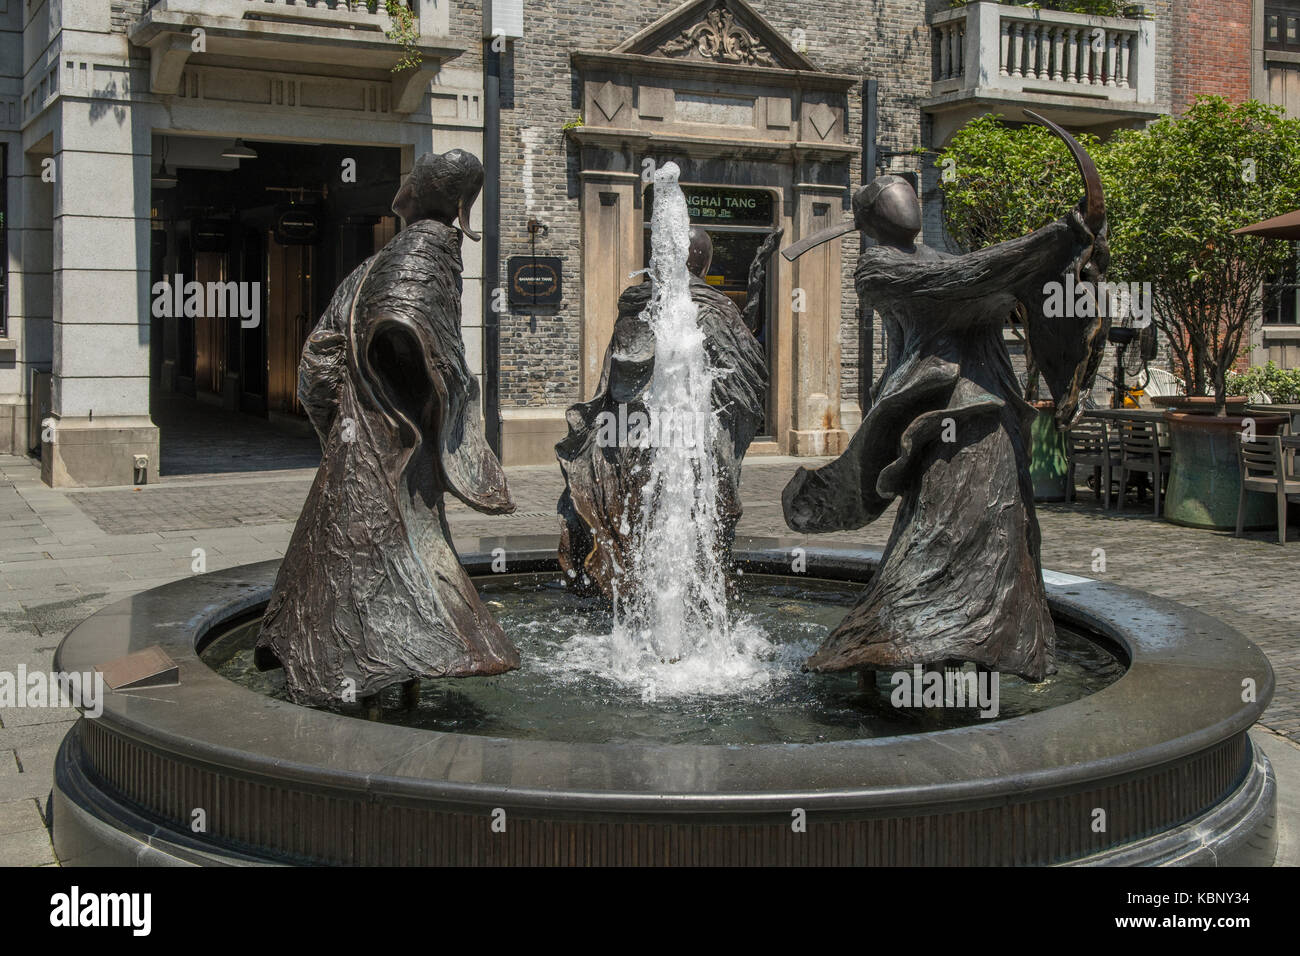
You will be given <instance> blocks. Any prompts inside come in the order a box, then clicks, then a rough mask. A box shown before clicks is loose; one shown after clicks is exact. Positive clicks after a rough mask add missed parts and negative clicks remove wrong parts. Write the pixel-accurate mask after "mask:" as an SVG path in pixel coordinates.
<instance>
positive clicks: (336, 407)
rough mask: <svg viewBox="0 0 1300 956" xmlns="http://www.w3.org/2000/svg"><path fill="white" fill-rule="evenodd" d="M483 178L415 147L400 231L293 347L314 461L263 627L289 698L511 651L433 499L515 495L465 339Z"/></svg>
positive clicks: (431, 673) (460, 160)
mask: <svg viewBox="0 0 1300 956" xmlns="http://www.w3.org/2000/svg"><path fill="white" fill-rule="evenodd" d="M482 185H483V167H482V165H481V164H480V163H479V161H478V159H477V158H476V157H475V156H473V155H472V154H470V153H467V152H464V151H463V150H458V149H456V150H451V151H450V152H447V153H444V154H441V155H436V154H429V155H425V156H422V157H420V158H419V160H417V161H416V163H415V166H414V168H413V169H412V171H411V174H410V175H409V176H408V177H407V179H406V181H405V182H404V183H403V185H402V187H401V189H400V191H399V192H398V193H397V196H396V198H395V199H394V201H393V211H394V212H396V213H397V214H398V215H399V216H401V217H402V219H403V221H404V223H405V226H404V228H403V229H402V231H401V232H399V233H398V234H397V235H396V236H395V237H394V238H393V239H392V241H390V242H389V243H388V244H387V245H386V246H384V248H383V249H381V250H380V251H379V252H378V253H376V254H375V255H373V256H371V257H370V258H369V259H367V260H366V261H365V262H364V263H362V264H361V265H360V266H358V267H357V269H356V270H355V271H354V272H353V273H352V274H351V275H349V276H348V277H347V279H345V280H344V282H343V284H342V285H341V286H339V288H338V290H337V291H336V292H335V294H334V298H333V300H332V301H331V302H330V305H329V308H328V309H327V310H326V311H325V314H324V315H323V316H322V317H321V320H320V322H319V324H318V325H317V326H316V329H315V331H313V332H312V334H311V337H310V338H309V339H308V340H307V344H306V346H305V347H304V349H303V354H302V363H301V365H300V366H299V379H298V395H299V397H300V399H301V400H302V403H303V406H304V407H305V408H306V410H307V414H308V416H309V418H310V419H311V422H312V424H313V425H314V426H315V428H316V432H317V434H318V435H319V437H320V441H321V447H322V450H323V460H322V462H321V466H320V470H319V471H318V472H317V475H316V481H315V483H314V484H313V485H312V488H311V492H310V494H309V495H308V497H307V502H306V504H305V505H304V506H303V511H302V516H301V517H300V518H299V519H298V525H297V527H296V528H295V529H294V533H293V538H292V540H291V541H290V542H289V549H288V551H287V553H286V554H285V558H284V562H283V564H281V566H280V571H279V575H278V576H277V578H276V582H275V590H274V593H273V594H272V597H271V602H270V604H269V605H268V607H267V609H266V614H265V616H264V618H263V621H262V631H261V635H260V637H259V639H258V655H259V659H260V663H262V664H263V665H266V664H269V663H271V661H270V660H269V659H270V658H274V659H276V660H278V661H279V662H280V664H282V665H283V667H284V672H285V677H286V680H287V683H288V688H289V692H290V694H291V695H292V697H293V699H294V700H295V701H297V702H300V703H325V702H330V701H349V700H354V701H355V700H360V699H362V698H364V697H368V696H370V695H372V694H374V693H377V692H378V691H380V690H382V689H384V688H385V687H387V686H389V685H391V684H395V683H400V682H407V681H413V680H417V679H419V678H422V677H461V676H467V675H473V674H499V673H501V672H502V671H507V670H510V669H512V668H514V667H518V666H519V653H518V651H516V649H515V648H514V646H513V645H512V644H511V643H510V641H509V640H507V639H506V636H505V635H504V634H503V633H502V631H501V628H500V626H499V625H498V624H497V622H496V621H495V620H494V619H493V618H492V616H491V615H490V614H489V613H488V611H487V610H486V608H484V606H483V604H482V603H481V602H480V601H479V598H478V594H477V592H476V591H475V589H474V585H473V583H472V582H471V581H470V579H469V576H468V575H467V574H466V573H465V571H464V570H463V569H462V568H461V565H460V560H459V558H458V557H457V554H456V551H455V548H454V547H453V546H452V543H451V534H450V532H449V530H448V528H447V522H446V517H445V515H444V513H443V495H444V494H445V493H448V492H449V493H451V494H453V495H455V496H456V497H457V498H459V499H460V500H461V501H463V502H465V503H466V504H467V505H469V506H470V507H471V508H474V509H476V510H478V511H481V512H484V513H487V514H501V513H505V512H510V511H513V510H514V507H515V506H514V502H513V501H512V500H511V498H510V493H509V491H508V490H507V488H506V481H505V476H504V475H503V473H502V471H501V465H500V463H499V462H498V461H497V458H496V456H495V455H493V453H492V451H491V450H490V449H489V448H488V446H487V443H486V441H485V440H484V436H483V420H482V413H481V412H480V410H479V388H478V383H477V381H476V379H475V378H474V376H473V375H472V374H471V373H470V369H469V366H468V365H467V363H466V361H465V349H464V345H463V344H462V341H461V328H460V315H461V270H462V265H461V257H460V246H461V235H462V233H464V234H465V235H468V236H469V237H470V238H472V239H477V238H478V237H477V236H476V235H474V233H473V232H471V231H470V229H469V226H468V215H469V210H470V207H471V206H472V205H473V203H474V200H475V198H476V197H477V196H478V192H479V190H480V189H481V188H482ZM457 219H459V223H460V228H459V229H457V228H456V226H455V225H453V223H454V222H455V221H456V220H457Z"/></svg>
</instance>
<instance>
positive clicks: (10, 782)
mask: <svg viewBox="0 0 1300 956" xmlns="http://www.w3.org/2000/svg"><path fill="white" fill-rule="evenodd" d="M250 441H251V439H250ZM231 447H232V446H231V445H228V444H223V443H220V442H217V441H215V440H211V441H205V443H204V444H203V445H202V446H191V447H188V448H183V449H182V450H181V451H180V452H179V453H177V454H175V455H174V456H173V457H171V459H170V460H172V461H174V462H175V461H180V462H184V463H185V466H184V468H183V469H180V470H179V471H178V472H173V473H172V476H171V477H166V476H165V477H164V478H163V479H162V480H161V481H160V482H159V483H157V484H153V485H149V486H145V487H142V488H138V489H135V488H115V489H88V490H78V491H66V490H54V489H50V488H47V487H46V486H45V485H43V484H42V483H41V481H40V476H39V470H38V468H37V467H36V465H35V463H33V462H31V461H29V460H27V459H22V458H13V457H3V456H0V671H9V672H12V671H14V670H15V669H16V668H17V666H18V665H19V664H25V665H26V666H27V667H28V669H33V668H49V667H50V666H51V665H52V661H53V654H54V649H55V648H56V647H57V645H58V643H59V641H60V640H61V639H62V638H63V636H64V634H66V633H67V632H68V630H70V629H71V628H72V627H73V626H74V625H76V624H77V623H79V622H80V621H82V620H84V619H85V618H86V617H87V616H88V615H90V614H92V613H93V612H95V611H96V610H99V609H100V608H102V607H104V606H106V605H108V604H111V603H113V602H115V601H118V600H120V599H122V598H123V597H125V596H127V595H129V594H132V593H135V592H137V591H141V590H144V589H146V588H149V587H154V586H156V585H159V584H163V583H166V582H168V581H173V580H176V579H178V578H181V577H185V576H187V575H189V574H191V573H193V572H192V570H191V565H192V562H193V560H194V558H193V551H194V549H195V548H202V549H203V552H204V557H205V560H206V566H207V570H209V571H215V570H220V569H222V568H227V567H232V566H235V565H239V564H246V563H249V562H253V561H260V560H264V559H267V558H275V557H279V556H281V555H282V554H283V552H284V548H285V547H286V545H287V544H288V540H289V535H290V533H291V532H292V530H293V522H294V520H296V517H297V514H298V511H299V509H300V508H301V505H302V501H303V499H304V498H305V497H306V494H307V491H308V489H309V487H310V485H311V480H312V476H313V471H312V470H311V469H309V468H299V469H297V470H293V469H284V468H279V470H270V471H247V472H244V471H243V469H242V468H240V467H235V466H233V465H231V463H230V461H228V460H227V459H229V458H230V454H231V453H230V448H231ZM234 447H236V448H238V447H240V446H238V445H237V444H236V445H235V446H234ZM240 454H241V457H243V458H244V460H246V461H252V460H254V459H255V456H243V455H242V452H241V453H240ZM260 454H262V455H263V458H262V459H260V460H259V461H260V464H261V465H262V466H264V467H270V468H272V469H275V468H276V466H279V465H283V464H285V463H289V464H294V463H297V462H298V461H300V460H301V457H300V456H301V455H302V449H301V448H298V447H297V446H292V447H291V448H290V449H289V452H288V455H287V457H286V458H285V459H273V458H270V457H267V454H268V453H266V452H265V451H263V452H261V453H260ZM163 460H164V462H166V461H168V460H169V456H168V454H167V452H166V451H164V456H163ZM799 464H803V465H809V466H812V465H815V464H816V461H810V460H808V459H801V460H799V461H797V462H796V461H795V460H793V459H787V458H754V459H751V460H750V461H749V462H747V463H746V465H745V470H744V481H743V487H742V492H743V495H744V500H745V516H744V518H743V520H742V521H741V524H740V528H739V530H740V532H741V533H742V534H754V535H789V534H790V532H789V531H788V530H787V529H786V528H785V525H784V521H783V520H782V517H781V506H780V492H781V488H782V487H783V486H784V484H785V482H786V481H787V480H788V479H789V477H790V475H791V474H792V473H793V471H794V469H795V467H796V466H797V465H799ZM508 476H509V481H510V485H511V490H512V492H513V494H514V497H515V500H516V503H517V505H518V510H517V512H516V513H515V514H514V515H510V516H502V517H489V516H484V515H480V514H478V513H476V512H473V511H471V510H470V509H469V508H467V507H465V506H464V505H462V504H460V503H459V502H454V501H449V502H448V509H447V511H448V521H449V523H450V525H451V528H452V531H453V533H454V535H455V536H456V539H457V541H458V543H459V544H460V546H461V547H462V548H466V547H473V546H475V545H476V544H477V540H476V539H477V538H479V537H495V536H499V535H503V534H547V533H555V532H556V531H557V529H558V525H557V519H556V517H555V513H554V508H555V500H556V497H557V496H558V494H559V491H560V489H561V488H562V481H561V479H560V475H559V472H558V470H557V469H556V468H552V467H529V468H512V469H509V470H508ZM1040 517H1041V522H1042V527H1043V563H1044V565H1045V566H1046V567H1048V568H1051V569H1053V570H1057V571H1063V572H1067V573H1071V574H1077V575H1080V576H1083V577H1090V578H1105V579H1107V580H1114V581H1117V582H1119V583H1122V584H1125V585H1127V586H1131V587H1135V588H1139V589H1141V590H1146V591H1150V592H1152V593H1155V594H1159V595H1162V596H1165V597H1169V598H1172V599H1174V600H1178V601H1181V602H1182V603H1184V604H1188V605H1191V606H1193V607H1197V608H1199V609H1201V610H1203V611H1205V612H1207V613H1209V614H1212V615H1214V616H1216V617H1219V618H1220V619H1222V620H1224V621H1226V622H1227V623H1229V624H1230V625H1232V626H1233V627H1235V628H1237V629H1238V630H1239V631H1241V632H1242V633H1243V634H1245V635H1246V636H1248V637H1249V638H1250V639H1251V640H1253V641H1255V642H1256V643H1257V644H1258V645H1259V646H1260V647H1261V648H1263V649H1264V651H1265V652H1266V653H1267V654H1268V656H1269V659H1270V660H1271V661H1272V663H1273V667H1274V669H1275V671H1276V673H1277V692H1276V694H1275V696H1274V699H1273V702H1272V705H1271V706H1270V707H1269V709H1268V712H1267V713H1266V714H1265V716H1264V719H1263V720H1262V722H1261V723H1262V724H1263V726H1264V727H1266V728H1268V729H1269V730H1271V731H1272V732H1274V733H1276V734H1279V735H1282V736H1284V737H1286V738H1289V740H1290V741H1291V742H1292V744H1295V743H1300V639H1297V632H1298V631H1300V628H1298V627H1297V625H1298V624H1300V607H1298V606H1297V602H1296V600H1295V582H1296V581H1297V572H1300V533H1297V532H1296V530H1295V529H1293V530H1292V534H1293V535H1294V536H1295V539H1296V540H1294V541H1293V542H1292V543H1290V544H1288V545H1286V546H1285V547H1281V546H1279V545H1277V544H1276V542H1275V538H1273V537H1272V535H1270V534H1268V533H1259V534H1252V535H1249V536H1247V537H1246V538H1243V539H1235V538H1233V537H1232V536H1231V535H1230V534H1226V533H1215V532H1207V531H1198V530H1192V529H1187V528H1179V527H1176V526H1174V525H1170V524H1166V523H1165V522H1163V521H1159V520H1156V519H1154V518H1153V517H1152V516H1151V515H1150V513H1149V511H1148V510H1146V509H1145V508H1143V509H1141V510H1140V509H1139V508H1138V507H1137V506H1136V505H1131V506H1130V510H1129V511H1127V512H1124V513H1116V512H1106V511H1104V510H1103V509H1102V508H1101V506H1100V505H1099V504H1096V503H1094V502H1093V501H1092V499H1091V496H1089V495H1087V494H1086V493H1085V497H1084V498H1083V499H1082V500H1081V501H1079V502H1077V503H1075V504H1071V505H1065V504H1046V505H1042V506H1040ZM891 521H892V514H886V515H884V516H883V517H882V518H881V520H880V521H878V522H876V523H875V524H873V525H871V526H869V527H867V528H864V529H861V530H859V531H854V532H842V533H839V534H836V535H828V536H825V537H826V538H842V539H848V540H854V541H860V542H864V543H867V544H873V545H877V546H879V545H883V544H884V542H885V539H886V538H887V536H888V533H889V527H890V523H891ZM809 540H810V541H815V540H817V538H810V539H809ZM1099 548H1100V549H1102V550H1103V551H1104V554H1105V560H1106V570H1105V571H1104V572H1098V571H1094V570H1093V563H1094V560H1095V556H1096V554H1095V549H1099ZM75 718H76V713H75V712H74V711H69V710H61V709H43V710H26V709H12V710H0V864H11V865H19V864H21V865H44V864H52V863H54V862H56V861H55V859H54V855H53V850H52V848H51V846H50V843H49V839H48V834H47V832H46V819H45V813H46V809H47V803H48V795H49V792H50V786H51V779H52V768H53V759H54V753H55V750H56V749H57V747H58V744H59V742H60V740H62V738H63V735H64V734H65V733H66V732H67V730H68V728H69V727H70V726H71V723H72V721H73V720H74V719H75ZM1263 736H1267V735H1263ZM1268 739H1269V740H1270V747H1271V748H1276V747H1287V746H1289V745H1287V744H1285V743H1283V742H1282V741H1280V740H1278V739H1277V738H1274V737H1269V738H1268ZM1272 753H1273V749H1270V754H1272ZM1284 759H1285V754H1284ZM1276 763H1277V758H1275V764H1276Z"/></svg>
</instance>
